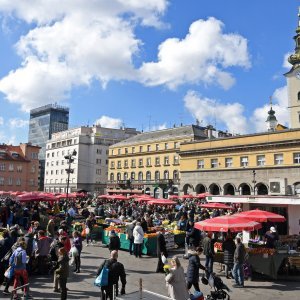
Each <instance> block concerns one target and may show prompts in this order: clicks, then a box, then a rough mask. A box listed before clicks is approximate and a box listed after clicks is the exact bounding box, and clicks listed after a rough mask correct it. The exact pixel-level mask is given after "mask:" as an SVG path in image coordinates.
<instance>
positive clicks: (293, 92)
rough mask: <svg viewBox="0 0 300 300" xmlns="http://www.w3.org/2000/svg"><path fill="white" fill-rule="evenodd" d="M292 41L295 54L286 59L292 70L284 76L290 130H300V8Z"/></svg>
mask: <svg viewBox="0 0 300 300" xmlns="http://www.w3.org/2000/svg"><path fill="white" fill-rule="evenodd" d="M294 40H295V44H296V47H295V52H294V53H293V54H292V55H290V57H289V58H288V61H289V63H290V64H291V65H292V68H291V70H290V71H289V72H287V73H286V74H284V75H285V77H286V78H287V87H288V99H289V109H290V128H300V8H299V12H298V26H297V29H296V35H295V36H294Z"/></svg>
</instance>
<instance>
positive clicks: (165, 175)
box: [164, 170, 169, 180]
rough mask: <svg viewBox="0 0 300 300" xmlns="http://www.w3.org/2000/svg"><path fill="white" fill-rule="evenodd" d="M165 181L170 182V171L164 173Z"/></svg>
mask: <svg viewBox="0 0 300 300" xmlns="http://www.w3.org/2000/svg"><path fill="white" fill-rule="evenodd" d="M164 179H165V180H168V179H169V171H167V170H166V171H164Z"/></svg>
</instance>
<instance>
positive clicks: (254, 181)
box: [252, 170, 256, 195]
mask: <svg viewBox="0 0 300 300" xmlns="http://www.w3.org/2000/svg"><path fill="white" fill-rule="evenodd" d="M252 174H253V180H252V183H253V195H255V184H256V180H255V176H256V172H255V170H253V171H252Z"/></svg>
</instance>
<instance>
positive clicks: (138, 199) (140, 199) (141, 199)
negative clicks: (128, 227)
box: [134, 196, 155, 202]
mask: <svg viewBox="0 0 300 300" xmlns="http://www.w3.org/2000/svg"><path fill="white" fill-rule="evenodd" d="M153 200H155V198H152V197H147V196H145V197H138V198H137V199H135V200H134V201H136V202H148V201H153Z"/></svg>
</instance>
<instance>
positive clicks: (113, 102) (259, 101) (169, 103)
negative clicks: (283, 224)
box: [0, 0, 299, 144]
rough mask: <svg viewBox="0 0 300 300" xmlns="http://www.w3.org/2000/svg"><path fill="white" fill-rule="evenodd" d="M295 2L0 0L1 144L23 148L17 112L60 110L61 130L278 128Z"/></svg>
mask: <svg viewBox="0 0 300 300" xmlns="http://www.w3.org/2000/svg"><path fill="white" fill-rule="evenodd" d="M298 5H299V1H294V0H285V1H282V0H264V1H261V0H252V1H243V3H242V5H241V1H238V0H226V1H223V0H186V1H182V0H173V1H172V0H169V1H167V0H143V1H142V0H110V1H104V0H103V1H102V0H77V1H74V0H27V1H20V0H19V1H17V0H0V22H1V28H0V108H1V109H0V142H5V143H7V142H9V143H13V144H16V143H19V142H26V141H27V138H28V118H29V113H28V111H29V110H30V109H31V108H35V107H38V106H41V105H44V104H48V103H51V102H58V103H60V104H63V105H67V106H69V107H70V127H74V126H79V125H87V124H89V125H92V124H95V123H100V124H101V125H102V126H108V127H119V126H122V125H125V126H126V127H136V128H137V129H139V130H149V129H150V130H155V129H159V128H166V127H170V126H173V124H177V125H179V124H180V123H183V124H191V123H195V120H196V119H198V120H199V121H200V123H201V124H202V125H203V126H205V125H208V124H212V125H214V126H216V127H217V129H221V130H228V131H230V132H233V133H251V132H260V131H264V130H265V128H266V124H265V119H266V116H267V115H266V112H267V110H268V108H269V104H268V101H269V97H270V96H272V97H273V108H274V109H275V111H276V115H277V119H278V121H279V122H280V123H282V124H285V125H288V109H287V106H288V104H287V92H286V80H285V77H284V76H283V74H284V73H285V72H287V71H288V70H289V65H288V64H287V63H285V58H286V57H287V55H288V54H289V53H291V52H293V51H294V47H295V44H294V41H293V39H292V37H293V35H294V33H295V29H296V27H297V22H298V19H297V13H298Z"/></svg>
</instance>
